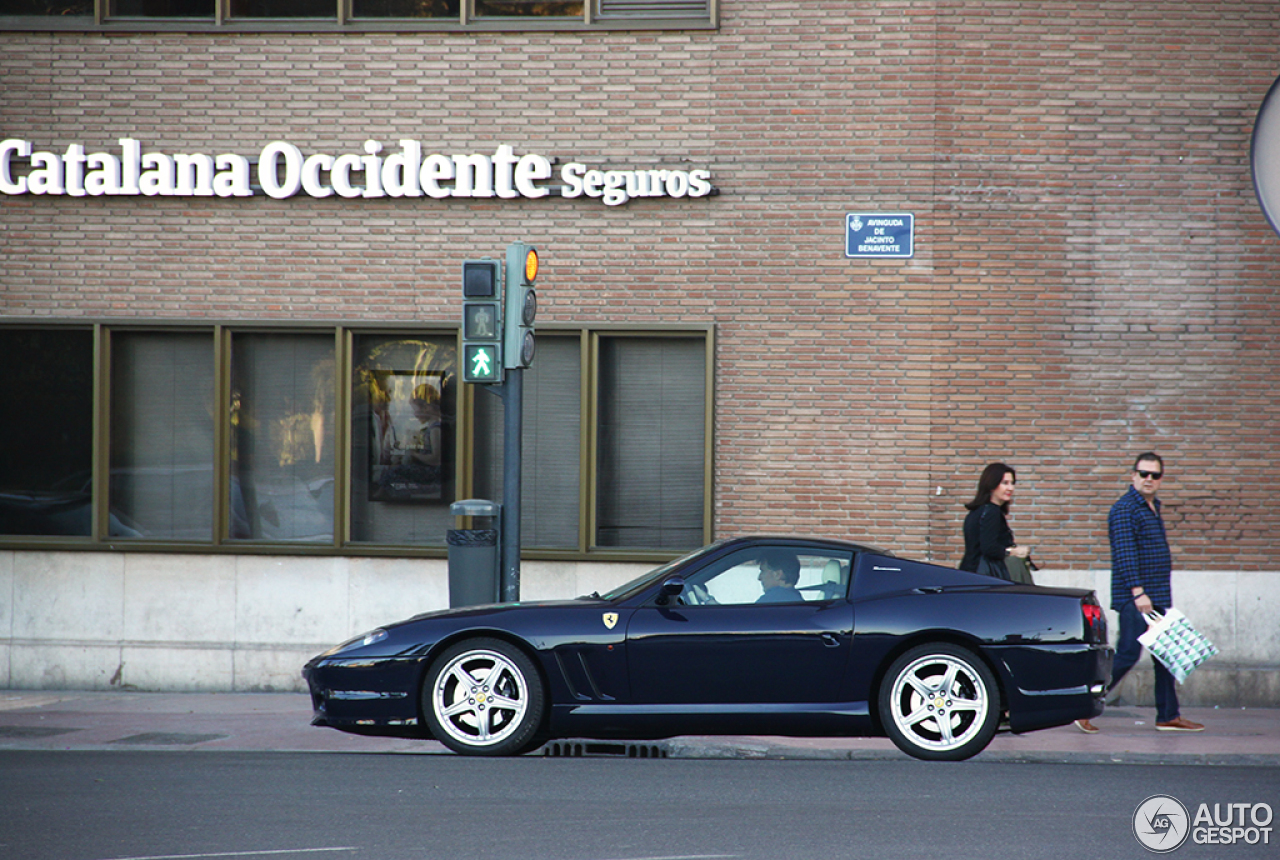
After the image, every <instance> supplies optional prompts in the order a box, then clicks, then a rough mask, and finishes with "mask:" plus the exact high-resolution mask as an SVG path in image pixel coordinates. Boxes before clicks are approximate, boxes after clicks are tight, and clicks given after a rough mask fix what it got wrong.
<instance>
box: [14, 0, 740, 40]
mask: <svg viewBox="0 0 1280 860" xmlns="http://www.w3.org/2000/svg"><path fill="white" fill-rule="evenodd" d="M111 2H112V0H94V2H93V13H92V14H91V15H74V16H73V15H0V32H30V31H39V32H83V31H97V32H119V33H166V32H169V33H172V32H177V33H207V32H217V33H229V32H237V33H281V32H283V33H334V32H340V33H386V32H393V33H394V32H438V33H479V32H489V33H492V32H530V31H544V32H545V31H565V32H584V31H586V32H590V31H603V32H609V31H636V30H718V29H719V28H720V0H706V3H707V14H706V16H705V17H703V16H687V17H684V16H676V17H673V16H663V15H661V14H656V15H648V14H635V15H631V16H625V15H616V16H615V15H601V12H600V3H601V0H584V2H583V12H582V17H581V18H579V17H577V16H547V17H545V18H543V17H538V16H512V17H490V16H477V15H475V14H474V11H473V10H474V8H475V6H474V0H462V2H461V4H460V6H461V11H460V13H459V15H458V19H457V20H456V21H455V20H453V19H451V18H450V19H445V18H355V17H354V16H353V15H352V5H353V4H352V0H334V14H333V17H332V19H329V18H232V17H231V16H230V14H229V11H230V5H231V0H215V2H214V14H213V15H212V16H211V17H200V18H177V17H172V18H171V17H155V18H146V17H116V16H113V15H112V14H110V6H111Z"/></svg>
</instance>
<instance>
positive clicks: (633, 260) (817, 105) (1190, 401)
mask: <svg viewBox="0 0 1280 860" xmlns="http://www.w3.org/2000/svg"><path fill="white" fill-rule="evenodd" d="M1277 19H1278V16H1277V14H1276V11H1275V6H1274V4H1273V3H1271V2H1230V0H1222V2H1213V3H1207V2H1206V3H1184V4H1176V5H1174V6H1170V5H1168V4H1157V3H1124V4H1116V3H1114V2H1112V3H1102V2H1046V3H1041V4H1031V5H1028V4H1024V3H1017V2H1005V3H1000V2H988V3H981V4H975V3H961V2H944V0H939V2H934V3H918V2H860V3H849V2H847V0H822V2H806V3H782V2H775V1H774V0H750V2H743V0H737V2H735V0H724V2H722V3H721V24H722V26H721V29H720V30H719V31H718V32H713V33H708V32H690V33H678V32H677V33H670V32H668V33H654V32H637V33H591V34H564V33H561V34H556V33H536V34H518V33H517V34H444V35H431V34H414V35H405V36H387V35H377V36H372V35H349V36H348V35H342V36H335V35H290V34H270V35H217V36H183V35H174V34H156V35H136V34H128V35H125V34H121V35H114V34H113V35H96V34H65V33H64V34H52V35H50V34H36V33H10V34H0V79H3V81H4V86H3V88H0V136H2V137H21V138H23V139H27V140H31V141H33V142H34V143H35V144H36V146H37V148H42V149H51V150H54V151H61V150H62V149H64V148H65V146H66V145H67V144H69V143H72V142H79V143H83V144H85V146H86V147H88V148H91V149H100V148H107V149H110V150H112V151H118V147H117V144H116V141H117V139H118V138H120V137H124V136H132V137H135V138H137V139H139V140H141V141H142V142H143V145H144V147H146V148H156V149H160V150H163V151H166V152H182V151H200V152H222V151H232V152H237V153H240V154H244V155H252V154H256V153H257V152H258V150H259V149H261V147H262V146H263V145H265V144H266V143H268V142H270V141H272V140H287V141H289V142H292V143H294V144H296V145H298V146H299V147H301V148H303V150H304V151H308V152H330V153H335V154H337V153H343V152H356V151H358V150H359V148H360V146H361V144H362V143H363V142H364V141H365V140H366V139H375V140H379V141H381V142H383V143H384V144H386V145H393V144H394V142H395V141H397V140H399V139H401V138H411V139H415V140H418V141H421V142H422V145H423V148H424V150H425V151H428V152H454V151H458V152H462V151H467V152H472V151H474V152H488V153H492V151H493V150H494V148H495V147H496V146H497V145H498V144H501V143H510V144H512V145H514V146H515V147H516V149H517V151H518V152H520V153H524V152H537V153H540V154H544V155H548V156H558V157H560V158H561V160H562V161H564V160H569V159H576V160H580V161H583V162H587V163H590V164H591V165H592V166H599V167H602V168H603V167H609V168H620V169H639V168H646V167H672V168H680V167H683V168H686V169H687V168H689V167H702V166H705V167H708V168H709V169H711V171H712V174H713V181H714V182H715V184H716V185H717V186H718V187H719V189H720V190H721V192H722V193H721V194H720V196H718V197H713V198H703V199H698V200H687V199H686V200H670V199H658V200H633V201H632V202H630V203H628V204H626V205H625V206H622V207H606V206H603V205H602V204H600V203H599V202H595V201H587V200H584V199H577V200H570V199H559V198H549V199H544V200H539V201H527V200H519V201H501V202H495V201H489V202H485V201H468V200H457V199H455V200H443V201H438V200H430V199H426V198H419V199H391V198H386V199H381V200H363V199H356V200H346V199H341V198H328V199H323V200H321V199H313V198H309V197H305V196H299V197H295V198H291V199H288V200H279V201H278V200H272V199H269V198H266V197H264V196H257V197H254V198H251V199H200V198H169V199H160V198H124V197H117V198H101V197H99V198H72V197H66V196H61V197H53V196H39V197H38V196H22V197H3V198H0V313H3V314H4V315H6V316H18V317H41V318H57V319H65V318H80V317H86V318H115V317H128V318H143V319H153V318H160V319H184V318H208V319H218V320H261V319H277V318H278V319H291V320H298V319H325V320H380V321H387V322H389V323H397V324H398V323H406V322H407V323H416V322H440V323H445V324H450V325H451V324H453V323H454V321H455V320H456V317H457V315H458V310H457V306H458V302H457V296H456V293H457V286H456V280H457V270H458V262H459V260H461V259H462V258H464V257H467V256H473V255H475V254H476V253H477V252H479V253H496V252H498V251H499V250H500V249H501V248H502V247H503V246H504V245H505V244H506V243H507V242H508V241H511V240H513V239H516V238H523V239H528V240H532V241H536V242H537V243H538V245H539V248H540V250H541V252H542V260H543V272H542V275H541V278H540V281H541V283H542V287H541V289H540V291H539V299H540V310H539V319H540V320H549V321H553V320H566V321H567V320H575V321H577V320H588V321H625V322H637V323H662V322H687V321H699V322H702V321H707V320H711V321H714V322H715V323H716V324H717V326H718V356H717V367H716V385H717V392H716V443H717V445H716V457H717V460H716V488H715V492H716V496H715V498H716V514H715V516H716V530H717V533H718V534H720V535H731V534H740V533H744V532H756V531H768V532H777V531H787V530H802V531H816V532H820V533H824V534H834V535H839V536H850V537H854V538H858V539H863V540H867V541H870V542H872V543H876V544H881V545H885V546H888V547H893V548H897V549H900V550H902V551H905V552H907V553H910V554H916V555H923V554H929V555H931V556H932V557H934V558H938V559H941V560H944V561H951V562H954V561H956V560H958V558H959V555H960V549H961V543H960V539H959V528H960V521H961V519H962V515H963V513H964V509H963V507H962V503H963V502H964V501H966V500H967V499H968V498H969V497H970V495H971V494H972V492H973V489H974V486H975V485H976V481H977V476H978V473H979V472H980V471H981V468H982V466H983V465H984V464H985V463H986V462H988V461H990V460H996V459H999V460H1004V461H1006V462H1009V463H1011V464H1013V465H1015V466H1016V467H1017V468H1018V469H1019V477H1020V479H1021V480H1020V484H1019V498H1018V500H1017V501H1016V502H1015V507H1014V512H1013V515H1012V519H1011V524H1012V526H1013V528H1014V530H1015V532H1016V533H1017V535H1018V537H1019V539H1020V540H1021V541H1022V542H1024V543H1030V544H1032V545H1033V546H1034V547H1035V548H1036V555H1037V556H1038V557H1039V558H1040V559H1042V560H1043V561H1044V562H1045V563H1049V564H1052V565H1053V566H1054V567H1058V568H1065V567H1075V568H1100V567H1105V566H1106V565H1107V556H1106V535H1105V511H1106V507H1107V506H1108V505H1109V504H1110V502H1111V501H1112V500H1113V499H1114V498H1115V497H1117V496H1118V495H1119V494H1120V493H1121V492H1123V491H1124V489H1125V486H1126V482H1127V477H1126V472H1127V469H1128V466H1129V463H1130V461H1131V458H1132V456H1133V455H1134V454H1136V453H1137V452H1138V451H1141V450H1145V449H1148V448H1154V449H1156V450H1158V451H1160V452H1161V453H1163V454H1164V455H1165V456H1166V457H1167V460H1168V469H1169V479H1168V480H1167V481H1166V482H1165V487H1164V490H1163V494H1164V498H1165V499H1166V500H1167V502H1168V504H1169V508H1168V510H1169V512H1170V516H1169V522H1170V526H1171V536H1172V540H1173V543H1174V546H1175V563H1176V564H1177V565H1178V566H1179V567H1182V568H1196V569H1204V570H1214V569H1231V570H1254V569H1259V568H1270V569H1274V568H1275V563H1274V561H1273V556H1274V554H1275V551H1276V550H1277V549H1280V513H1277V511H1276V508H1275V506H1273V505H1269V504H1268V501H1269V499H1268V497H1269V490H1270V485H1271V484H1272V483H1274V481H1275V480H1276V479H1277V478H1280V462H1277V457H1276V454H1277V449H1278V447H1280V434H1278V433H1277V428H1278V427H1280V406H1278V405H1277V404H1276V402H1275V397H1274V393H1275V387H1276V384H1275V380H1276V379H1277V378H1280V359H1278V358H1277V357H1276V346H1277V342H1278V340H1280V338H1278V337H1277V334H1276V331H1277V322H1278V318H1280V310H1278V309H1277V302H1276V299H1277V292H1278V290H1280V237H1277V236H1276V235H1275V234H1274V233H1273V232H1272V231H1271V230H1270V228H1269V227H1268V226H1267V224H1266V222H1265V220H1264V219H1263V217H1262V215H1261V213H1260V211H1259V209H1258V206H1257V202H1256V200H1255V198H1254V195H1253V189H1252V184H1251V177H1250V172H1249V136H1250V133H1251V131H1252V124H1253V117H1254V114H1255V112H1256V110H1257V108H1258V107H1259V105H1260V104H1261V100H1262V98H1263V96H1264V95H1265V94H1266V91H1267V88H1268V87H1269V86H1270V84H1271V82H1272V81H1273V80H1274V79H1275V77H1276V75H1277V74H1280V62H1278V61H1277V59H1276V52H1275V46H1276V45H1277V44H1280V22H1278V20H1277ZM850 211H884V212H913V213H915V215H916V220H917V224H916V255H915V257H914V258H912V259H910V260H905V261H903V260H898V261H890V260H877V261H863V260H846V259H844V257H843V229H844V214H845V213H846V212H850Z"/></svg>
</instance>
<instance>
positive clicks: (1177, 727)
mask: <svg viewBox="0 0 1280 860" xmlns="http://www.w3.org/2000/svg"><path fill="white" fill-rule="evenodd" d="M1156 731H1158V732H1202V731H1204V726H1202V725H1200V724H1199V723H1193V722H1191V721H1190V720H1184V719H1183V718H1182V717H1178V718H1177V719H1173V720H1169V721H1168V722H1164V723H1156Z"/></svg>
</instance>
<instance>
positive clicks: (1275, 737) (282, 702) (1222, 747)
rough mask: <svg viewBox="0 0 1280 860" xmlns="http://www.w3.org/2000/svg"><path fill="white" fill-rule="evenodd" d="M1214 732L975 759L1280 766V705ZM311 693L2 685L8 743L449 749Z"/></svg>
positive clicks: (1146, 735) (1130, 716) (606, 745)
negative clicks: (343, 715)
mask: <svg viewBox="0 0 1280 860" xmlns="http://www.w3.org/2000/svg"><path fill="white" fill-rule="evenodd" d="M1183 715H1184V716H1186V717H1188V718H1189V719H1192V720H1195V721H1196V722H1199V723H1204V724H1205V725H1206V726H1207V728H1206V729H1205V731H1203V732H1199V733H1195V734H1187V733H1181V732H1157V731H1156V730H1155V725H1154V720H1155V711H1154V710H1153V709H1150V708H1133V707H1128V706H1114V707H1111V708H1108V710H1107V712H1106V713H1105V714H1103V715H1102V716H1101V717H1099V718H1097V719H1095V720H1094V723H1095V724H1096V725H1097V726H1098V727H1099V728H1100V729H1101V730H1102V731H1101V732H1099V733H1098V734H1096V735H1086V734H1084V733H1082V732H1080V731H1077V730H1076V728H1075V727H1074V726H1062V727H1060V728H1056V729H1046V730H1044V731H1039V732H1031V733H1030V734H1026V735H1011V734H1007V733H1005V734H999V735H997V736H996V738H995V740H994V741H992V743H991V746H990V747H988V748H987V750H986V752H984V753H982V754H981V755H980V756H978V757H977V758H976V759H975V761H1037V762H1073V763H1096V764H1113V763H1145V764H1197V765H1216V764H1221V765H1255V766H1271V767H1274V766H1280V710H1275V709H1241V708H1232V709H1225V708H1222V709H1220V708H1187V709H1185V710H1184V711H1183ZM310 720H311V702H310V698H309V697H308V696H307V695H306V694H305V693H132V692H76V691H57V690H0V750H119V749H133V750H137V749H152V750H201V751H219V750H222V751H227V750H236V751H263V752H266V751H277V752H317V753H332V752H345V753H412V754H440V755H449V754H450V753H448V751H447V750H446V749H445V748H444V747H443V746H442V745H440V744H439V743H436V742H435V741H418V740H401V739H398V738H371V737H360V736H357V735H350V734H345V733H343V732H339V731H335V730H333V729H325V728H315V727H313V726H311V725H310ZM544 752H545V753H546V754H554V755H583V754H585V755H611V756H632V757H643V758H660V757H665V758H787V759H847V760H873V759H905V758H906V756H905V755H904V754H903V753H901V752H899V751H898V750H897V748H895V747H894V746H893V743H892V742H891V741H889V740H888V739H887V738H778V737H768V738H765V737H681V738H673V739H671V740H666V741H654V742H588V741H583V742H564V741H562V742H555V743H553V744H549V745H548V747H547V748H546V749H545V750H544Z"/></svg>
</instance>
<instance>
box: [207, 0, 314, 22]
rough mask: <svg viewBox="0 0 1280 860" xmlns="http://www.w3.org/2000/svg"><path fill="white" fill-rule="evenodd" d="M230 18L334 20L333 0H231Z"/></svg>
mask: <svg viewBox="0 0 1280 860" xmlns="http://www.w3.org/2000/svg"><path fill="white" fill-rule="evenodd" d="M231 17H232V18H328V19H330V20H336V19H337V17H338V6H337V4H336V3H334V2H333V0H231Z"/></svg>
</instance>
